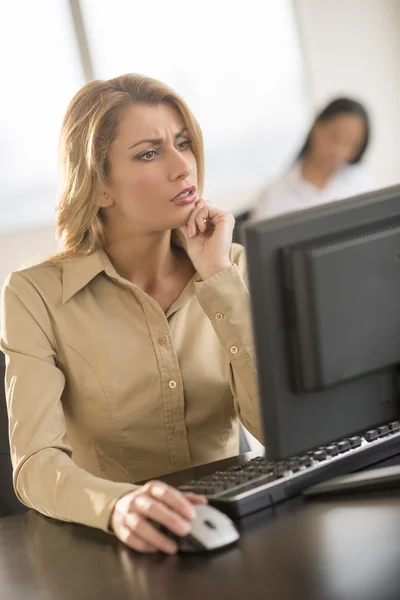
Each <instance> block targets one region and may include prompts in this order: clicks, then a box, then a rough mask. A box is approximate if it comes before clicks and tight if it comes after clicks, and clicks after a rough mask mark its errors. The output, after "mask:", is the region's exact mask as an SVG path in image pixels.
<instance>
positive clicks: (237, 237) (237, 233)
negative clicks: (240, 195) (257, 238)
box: [232, 210, 251, 244]
mask: <svg viewBox="0 0 400 600" xmlns="http://www.w3.org/2000/svg"><path fill="white" fill-rule="evenodd" d="M250 217H251V211H250V210H246V211H245V212H242V213H240V214H238V215H235V228H234V230H233V234H232V242H236V243H238V244H243V243H244V238H243V234H242V228H243V225H244V223H245V222H246V221H248V219H250Z"/></svg>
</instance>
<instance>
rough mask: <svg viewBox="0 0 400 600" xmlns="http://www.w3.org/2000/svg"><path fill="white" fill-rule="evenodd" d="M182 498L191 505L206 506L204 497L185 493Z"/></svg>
mask: <svg viewBox="0 0 400 600" xmlns="http://www.w3.org/2000/svg"><path fill="white" fill-rule="evenodd" d="M184 496H185V498H187V499H188V500H189V502H191V503H192V504H208V499H207V498H206V497H205V496H199V494H193V493H192V492H185V493H184Z"/></svg>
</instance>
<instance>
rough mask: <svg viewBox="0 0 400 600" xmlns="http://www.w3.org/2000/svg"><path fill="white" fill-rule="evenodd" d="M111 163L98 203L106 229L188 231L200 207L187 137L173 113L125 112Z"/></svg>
mask: <svg viewBox="0 0 400 600" xmlns="http://www.w3.org/2000/svg"><path fill="white" fill-rule="evenodd" d="M108 158H109V166H110V168H109V174H108V184H107V187H106V193H105V194H104V196H102V198H101V200H100V202H99V205H100V206H101V207H102V208H103V216H104V219H105V223H106V226H107V223H109V222H111V221H113V223H114V224H117V225H118V224H120V225H121V226H124V227H126V226H128V228H130V227H131V226H133V227H134V228H135V230H141V231H145V232H149V231H151V232H155V231H166V230H168V229H174V228H178V227H182V226H183V225H186V223H187V221H188V218H189V215H190V213H191V211H192V210H193V208H194V205H195V202H196V186H197V167H196V159H195V156H194V154H193V152H192V149H191V140H190V138H189V132H188V130H187V129H186V127H185V124H184V123H183V121H182V118H181V117H180V116H179V114H178V113H177V112H176V111H175V110H174V108H172V107H171V106H169V105H168V104H157V105H147V104H136V105H132V106H130V107H128V108H126V109H125V110H124V111H123V113H122V114H121V118H120V121H119V126H118V129H117V134H116V138H115V140H114V141H113V142H112V144H111V146H110V150H109V155H108ZM182 193H183V194H184V195H183V196H179V195H180V194H182Z"/></svg>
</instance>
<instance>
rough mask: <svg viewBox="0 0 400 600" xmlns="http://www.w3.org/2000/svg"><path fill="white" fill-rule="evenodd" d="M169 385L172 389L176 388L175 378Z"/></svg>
mask: <svg viewBox="0 0 400 600" xmlns="http://www.w3.org/2000/svg"><path fill="white" fill-rule="evenodd" d="M168 385H169V387H170V388H171V390H173V389H175V388H176V381H174V380H173V379H172V380H171V381H170V382H169V383H168Z"/></svg>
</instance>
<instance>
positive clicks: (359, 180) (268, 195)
mask: <svg viewBox="0 0 400 600" xmlns="http://www.w3.org/2000/svg"><path fill="white" fill-rule="evenodd" d="M371 188H372V183H371V181H370V180H369V178H368V176H367V174H366V172H365V170H364V168H363V167H362V166H361V165H346V166H344V167H342V168H341V169H339V170H338V171H337V172H336V173H335V174H334V175H333V176H332V177H331V178H330V180H329V182H328V183H327V185H326V186H325V187H324V189H319V188H316V187H315V186H314V185H312V184H311V183H309V182H308V181H305V179H304V178H303V176H302V173H301V162H296V163H295V164H294V165H293V166H292V167H291V168H290V169H289V170H288V171H287V172H286V173H284V174H283V175H282V176H281V177H280V178H279V179H277V180H276V181H274V182H273V183H272V184H271V185H269V186H267V187H266V188H265V189H264V190H263V191H262V192H261V194H260V196H259V199H258V203H257V205H256V207H255V210H254V213H253V215H252V217H253V218H255V219H257V220H259V219H267V218H271V217H276V216H278V215H282V214H284V213H288V212H293V211H297V210H302V209H305V208H311V207H312V206H317V205H319V204H325V203H327V202H332V201H333V200H342V199H344V198H349V197H350V196H356V195H358V194H362V193H364V192H367V191H370V190H371Z"/></svg>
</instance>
